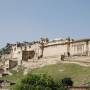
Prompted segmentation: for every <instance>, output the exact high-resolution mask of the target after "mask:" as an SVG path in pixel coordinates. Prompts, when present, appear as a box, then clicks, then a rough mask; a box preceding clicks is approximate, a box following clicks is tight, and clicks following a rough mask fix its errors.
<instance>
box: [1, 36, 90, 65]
mask: <svg viewBox="0 0 90 90" xmlns="http://www.w3.org/2000/svg"><path fill="white" fill-rule="evenodd" d="M9 47H10V53H9V54H5V55H2V58H4V59H10V60H15V61H16V60H17V61H18V65H20V64H21V63H22V60H24V61H28V60H38V59H40V58H42V57H43V58H46V57H57V56H61V55H65V56H69V55H70V56H75V55H76V56H77V55H78V56H79V55H80V56H83V55H84V56H88V55H90V39H80V40H73V39H70V38H67V39H55V40H52V41H49V40H48V38H41V40H40V41H36V42H23V43H20V42H17V43H16V44H9Z"/></svg>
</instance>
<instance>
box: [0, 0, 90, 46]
mask: <svg viewBox="0 0 90 90" xmlns="http://www.w3.org/2000/svg"><path fill="white" fill-rule="evenodd" d="M46 36H47V37H49V38H50V39H54V38H66V37H68V36H70V37H71V38H74V39H75V38H76V39H77V38H90V0H0V47H3V46H4V45H5V43H8V42H12V43H13V42H17V41H33V40H39V38H40V37H46Z"/></svg>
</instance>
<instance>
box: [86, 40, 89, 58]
mask: <svg viewBox="0 0 90 90" xmlns="http://www.w3.org/2000/svg"><path fill="white" fill-rule="evenodd" d="M88 51H89V47H88V40H87V41H86V56H88Z"/></svg>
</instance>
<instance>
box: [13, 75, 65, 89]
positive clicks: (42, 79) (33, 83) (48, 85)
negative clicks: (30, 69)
mask: <svg viewBox="0 0 90 90" xmlns="http://www.w3.org/2000/svg"><path fill="white" fill-rule="evenodd" d="M14 90H67V88H65V87H64V86H63V85H62V84H61V83H59V82H55V81H54V80H53V79H52V78H51V77H50V76H46V75H35V74H32V75H31V74H28V75H27V76H26V77H25V78H24V79H22V80H21V81H20V82H19V83H17V84H16V86H15V88H14Z"/></svg>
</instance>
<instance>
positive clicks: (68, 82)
mask: <svg viewBox="0 0 90 90" xmlns="http://www.w3.org/2000/svg"><path fill="white" fill-rule="evenodd" d="M62 84H63V85H64V86H67V87H68V86H73V81H72V80H71V78H64V79H62Z"/></svg>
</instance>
